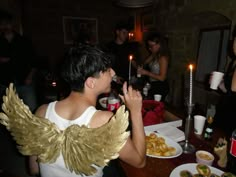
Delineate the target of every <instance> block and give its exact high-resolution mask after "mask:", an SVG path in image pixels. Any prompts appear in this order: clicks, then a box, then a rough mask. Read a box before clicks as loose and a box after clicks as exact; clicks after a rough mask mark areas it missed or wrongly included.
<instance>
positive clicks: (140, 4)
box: [115, 0, 154, 8]
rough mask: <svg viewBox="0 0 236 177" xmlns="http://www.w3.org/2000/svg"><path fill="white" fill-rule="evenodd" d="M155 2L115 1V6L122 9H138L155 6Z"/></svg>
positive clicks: (149, 0)
mask: <svg viewBox="0 0 236 177" xmlns="http://www.w3.org/2000/svg"><path fill="white" fill-rule="evenodd" d="M153 2H154V0H115V4H116V5H118V6H122V7H129V8H138V7H147V6H151V5H152V4H153Z"/></svg>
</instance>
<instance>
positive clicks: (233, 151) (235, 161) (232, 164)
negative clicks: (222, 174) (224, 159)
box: [227, 129, 236, 174]
mask: <svg viewBox="0 0 236 177" xmlns="http://www.w3.org/2000/svg"><path fill="white" fill-rule="evenodd" d="M227 170H228V171H229V172H231V173H234V174H236V129H234V131H233V133H232V136H231V146H230V150H229V157H228V163H227Z"/></svg>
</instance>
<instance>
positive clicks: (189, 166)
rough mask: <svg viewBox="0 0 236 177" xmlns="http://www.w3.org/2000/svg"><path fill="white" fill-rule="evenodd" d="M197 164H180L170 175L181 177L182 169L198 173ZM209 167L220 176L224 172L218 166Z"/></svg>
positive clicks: (171, 176)
mask: <svg viewBox="0 0 236 177" xmlns="http://www.w3.org/2000/svg"><path fill="white" fill-rule="evenodd" d="M196 166H197V163H187V164H183V165H180V166H178V167H176V168H175V169H174V170H173V171H172V172H171V174H170V177H180V172H181V171H182V170H188V171H189V172H191V173H192V174H196V173H198V172H197V169H196ZM209 167H210V169H211V173H215V174H216V175H218V176H221V175H222V174H223V173H224V172H223V171H221V170H219V169H217V168H214V167H211V166H209Z"/></svg>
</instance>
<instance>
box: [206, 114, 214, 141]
mask: <svg viewBox="0 0 236 177" xmlns="http://www.w3.org/2000/svg"><path fill="white" fill-rule="evenodd" d="M213 120H214V119H213V117H212V116H208V118H207V125H206V129H205V132H204V138H205V140H212V134H213V126H212V123H213Z"/></svg>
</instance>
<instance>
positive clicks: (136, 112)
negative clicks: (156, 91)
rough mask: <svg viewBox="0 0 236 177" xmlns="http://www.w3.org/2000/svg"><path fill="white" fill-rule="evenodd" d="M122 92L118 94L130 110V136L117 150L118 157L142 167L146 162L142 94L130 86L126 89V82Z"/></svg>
mask: <svg viewBox="0 0 236 177" xmlns="http://www.w3.org/2000/svg"><path fill="white" fill-rule="evenodd" d="M123 93H124V96H121V95H120V97H121V99H122V101H123V102H124V103H125V105H126V106H127V108H128V109H129V111H130V118H131V122H132V130H131V131H132V132H131V134H132V137H131V136H130V137H129V138H128V140H127V142H126V144H125V146H124V147H123V148H122V149H121V151H120V152H119V155H120V156H119V158H120V159H121V160H122V161H124V162H126V163H128V164H130V165H132V166H134V167H136V168H142V167H144V166H145V164H146V143H145V133H144V127H143V119H142V113H141V110H142V96H141V94H140V92H139V91H136V90H133V88H132V87H131V86H129V87H128V89H127V83H126V82H125V83H124V85H123Z"/></svg>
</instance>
